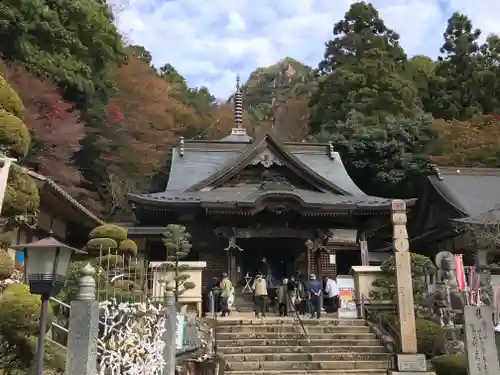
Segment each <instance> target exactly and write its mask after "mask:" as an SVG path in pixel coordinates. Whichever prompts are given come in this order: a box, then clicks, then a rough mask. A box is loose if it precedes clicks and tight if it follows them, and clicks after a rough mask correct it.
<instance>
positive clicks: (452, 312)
mask: <svg viewBox="0 0 500 375" xmlns="http://www.w3.org/2000/svg"><path fill="white" fill-rule="evenodd" d="M436 265H437V267H438V273H437V274H438V276H439V278H440V280H439V282H438V283H437V284H436V290H434V291H433V292H432V293H430V294H429V295H428V296H427V297H426V298H425V299H424V301H423V302H422V305H423V306H424V307H425V308H427V309H428V310H430V313H431V320H432V321H434V322H435V323H437V324H440V325H441V326H442V327H450V326H453V325H454V324H453V321H454V318H455V316H456V312H459V311H461V310H462V309H463V307H464V305H465V301H464V298H463V296H462V294H461V293H460V292H459V290H458V282H457V277H456V270H455V258H454V256H453V254H452V253H450V252H448V251H442V252H440V253H438V254H437V255H436Z"/></svg>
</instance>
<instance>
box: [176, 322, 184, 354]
mask: <svg viewBox="0 0 500 375" xmlns="http://www.w3.org/2000/svg"><path fill="white" fill-rule="evenodd" d="M183 347H184V315H181V314H177V324H176V329H175V349H182V348H183Z"/></svg>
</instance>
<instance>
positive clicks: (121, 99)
mask: <svg viewBox="0 0 500 375" xmlns="http://www.w3.org/2000/svg"><path fill="white" fill-rule="evenodd" d="M116 84H117V92H116V93H115V94H114V95H113V96H112V97H111V98H110V102H109V104H108V122H109V126H107V127H106V129H105V130H106V131H103V132H102V134H101V135H100V137H101V139H104V143H105V144H106V145H107V147H106V148H105V149H103V151H102V152H103V154H104V157H105V160H106V164H107V168H106V169H107V172H108V173H113V174H115V175H119V176H120V177H121V178H123V179H126V180H128V181H131V182H132V183H133V185H134V186H135V188H136V189H140V190H142V189H143V188H145V186H144V185H145V184H147V182H148V179H149V178H151V177H152V176H153V175H154V174H155V173H156V172H157V171H158V170H159V169H161V168H164V167H165V158H166V155H167V153H168V150H169V149H170V148H171V146H172V145H173V144H174V143H175V142H177V141H178V135H179V134H180V132H182V130H183V129H184V128H185V127H186V126H191V125H193V124H196V122H197V121H198V120H197V118H196V113H195V111H194V110H193V109H192V108H190V107H189V106H187V105H186V104H184V103H182V102H180V101H179V100H177V99H175V92H174V91H173V90H172V87H171V86H170V85H169V83H168V82H167V81H166V80H164V79H162V78H161V77H160V76H159V75H158V74H157V72H156V71H155V69H153V68H152V67H151V66H150V65H149V64H148V63H147V62H146V61H144V60H142V59H139V58H137V57H136V56H135V55H134V53H132V52H131V53H129V56H128V60H127V63H126V64H124V65H123V66H122V67H121V68H120V69H118V71H117V72H116ZM104 190H109V189H107V188H106V189H104ZM102 193H103V194H106V191H103V192H102Z"/></svg>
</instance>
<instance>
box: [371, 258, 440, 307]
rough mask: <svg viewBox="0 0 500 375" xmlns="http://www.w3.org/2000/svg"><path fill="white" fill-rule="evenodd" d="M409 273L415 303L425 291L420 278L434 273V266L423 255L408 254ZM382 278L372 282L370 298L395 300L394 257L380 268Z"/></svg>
mask: <svg viewBox="0 0 500 375" xmlns="http://www.w3.org/2000/svg"><path fill="white" fill-rule="evenodd" d="M410 262H411V273H412V276H413V278H412V281H413V298H414V301H415V302H416V303H418V301H420V299H421V297H422V294H423V293H424V291H425V290H426V285H425V283H424V282H422V280H421V277H422V276H424V275H429V274H433V273H434V272H436V266H435V265H434V263H433V262H432V260H431V259H430V258H428V257H426V256H425V255H421V254H416V253H410ZM380 268H381V269H382V271H384V273H385V274H384V276H383V277H379V278H377V279H376V280H374V281H373V283H372V285H373V286H374V287H375V290H372V291H371V292H370V298H373V299H376V300H392V299H395V298H396V274H395V273H396V265H395V257H394V255H393V256H391V257H390V258H389V259H387V260H386V261H384V262H383V263H382V265H381V266H380Z"/></svg>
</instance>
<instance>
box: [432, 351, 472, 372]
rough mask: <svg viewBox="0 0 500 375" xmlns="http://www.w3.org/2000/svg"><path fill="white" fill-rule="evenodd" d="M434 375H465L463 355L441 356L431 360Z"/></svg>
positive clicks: (465, 363)
mask: <svg viewBox="0 0 500 375" xmlns="http://www.w3.org/2000/svg"><path fill="white" fill-rule="evenodd" d="M431 362H432V365H433V366H434V370H435V371H436V375H467V359H466V358H465V356H464V355H441V356H438V357H434V358H432V360H431Z"/></svg>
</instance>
